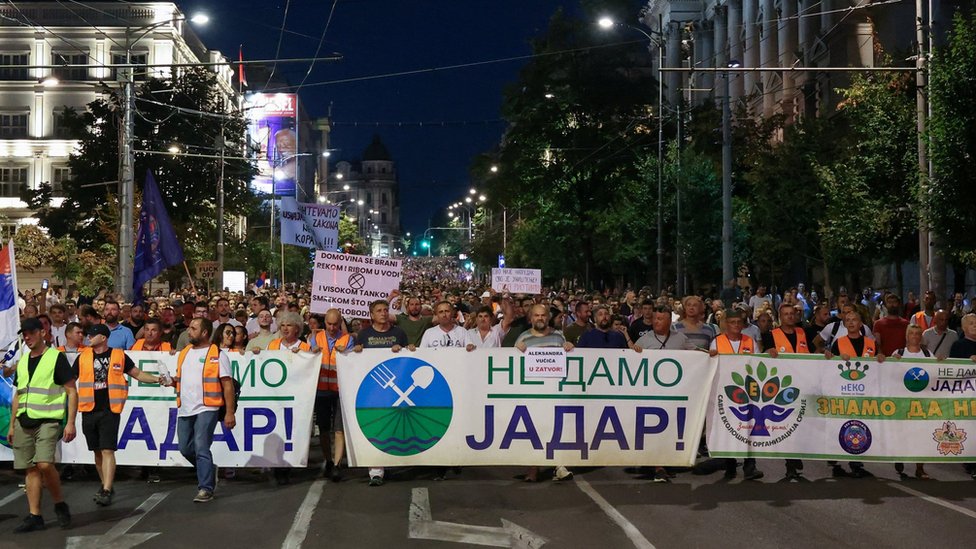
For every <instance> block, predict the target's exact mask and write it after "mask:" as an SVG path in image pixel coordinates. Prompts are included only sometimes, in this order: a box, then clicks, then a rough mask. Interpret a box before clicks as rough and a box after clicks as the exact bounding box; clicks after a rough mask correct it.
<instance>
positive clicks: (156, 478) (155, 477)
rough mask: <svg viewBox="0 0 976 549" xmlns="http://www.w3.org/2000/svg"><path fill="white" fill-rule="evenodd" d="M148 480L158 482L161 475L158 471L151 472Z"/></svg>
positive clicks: (151, 482)
mask: <svg viewBox="0 0 976 549" xmlns="http://www.w3.org/2000/svg"><path fill="white" fill-rule="evenodd" d="M146 482H147V483H148V484H157V483H158V482H159V475H157V474H156V473H149V474H148V475H147V476H146Z"/></svg>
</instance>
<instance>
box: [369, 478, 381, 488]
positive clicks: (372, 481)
mask: <svg viewBox="0 0 976 549" xmlns="http://www.w3.org/2000/svg"><path fill="white" fill-rule="evenodd" d="M369 485H370V486H383V477H380V476H376V477H369Z"/></svg>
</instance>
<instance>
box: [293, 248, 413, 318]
mask: <svg viewBox="0 0 976 549" xmlns="http://www.w3.org/2000/svg"><path fill="white" fill-rule="evenodd" d="M401 275H402V264H401V261H400V260H399V259H388V258H385V257H371V256H368V255H350V254H340V253H335V252H327V251H319V252H317V253H316V255H315V270H314V271H313V273H312V304H311V311H312V312H313V313H319V314H322V313H325V312H326V311H328V310H329V309H332V308H335V309H338V310H339V312H341V313H342V316H344V317H347V318H369V304H370V303H371V302H373V301H376V300H378V299H387V298H388V297H389V295H390V292H391V291H393V290H394V289H396V288H399V287H400V277H401Z"/></svg>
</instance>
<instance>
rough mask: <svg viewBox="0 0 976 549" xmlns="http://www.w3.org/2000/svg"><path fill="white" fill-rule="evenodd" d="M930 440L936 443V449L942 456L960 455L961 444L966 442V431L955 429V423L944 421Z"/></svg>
mask: <svg viewBox="0 0 976 549" xmlns="http://www.w3.org/2000/svg"><path fill="white" fill-rule="evenodd" d="M932 440H934V441H935V442H937V443H938V446H937V447H936V449H937V450H938V451H939V453H940V454H942V455H943V456H949V455H952V456H959V455H962V451H963V449H964V448H963V446H962V443H963V442H965V441H966V431H963V430H962V429H960V428H959V427H956V422H954V421H946V422H945V423H943V424H942V427H939V428H938V429H936V430H935V432H934V433H932Z"/></svg>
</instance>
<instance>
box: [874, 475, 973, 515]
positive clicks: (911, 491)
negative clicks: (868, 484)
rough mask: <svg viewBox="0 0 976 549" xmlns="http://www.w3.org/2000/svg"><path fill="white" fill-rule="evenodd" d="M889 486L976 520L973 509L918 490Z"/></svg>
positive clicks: (900, 485)
mask: <svg viewBox="0 0 976 549" xmlns="http://www.w3.org/2000/svg"><path fill="white" fill-rule="evenodd" d="M888 486H891V487H892V488H894V489H896V490H901V491H902V492H905V493H906V494H911V495H913V496H915V497H917V498H921V499H924V500H925V501H927V502H929V503H934V504H936V505H939V506H941V507H945V508H946V509H951V510H953V511H955V512H957V513H962V514H963V515H966V516H967V517H970V518H976V511H973V510H972V509H966V508H965V507H961V506H959V505H956V504H955V503H949V502H948V501H946V500H944V499H941V498H937V497H935V496H930V495H928V494H926V493H925V492H919V491H918V490H916V489H914V488H909V487H908V486H904V485H902V484H895V483H889V484H888Z"/></svg>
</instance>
